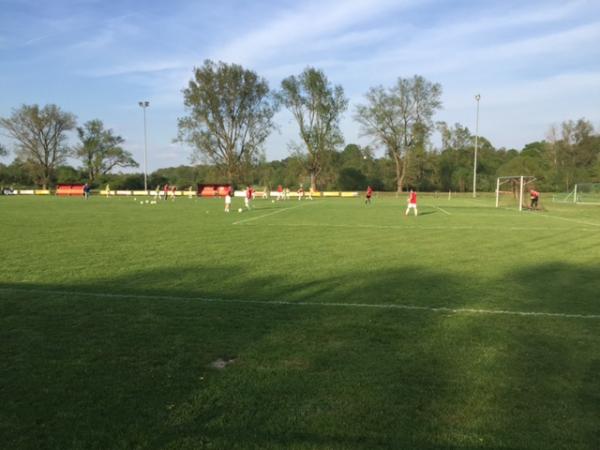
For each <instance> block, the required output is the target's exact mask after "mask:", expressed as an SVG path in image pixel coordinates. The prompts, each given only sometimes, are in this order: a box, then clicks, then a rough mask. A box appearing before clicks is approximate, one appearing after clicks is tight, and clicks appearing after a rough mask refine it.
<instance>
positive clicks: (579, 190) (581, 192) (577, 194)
mask: <svg viewBox="0 0 600 450" xmlns="http://www.w3.org/2000/svg"><path fill="white" fill-rule="evenodd" d="M573 197H574V198H575V202H576V203H581V204H587V205H600V183H578V184H576V185H575V189H574V192H573Z"/></svg>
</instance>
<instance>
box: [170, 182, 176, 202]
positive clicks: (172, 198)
mask: <svg viewBox="0 0 600 450" xmlns="http://www.w3.org/2000/svg"><path fill="white" fill-rule="evenodd" d="M175 191H177V186H175V185H173V186H171V200H172V201H175Z"/></svg>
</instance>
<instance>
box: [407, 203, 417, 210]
mask: <svg viewBox="0 0 600 450" xmlns="http://www.w3.org/2000/svg"><path fill="white" fill-rule="evenodd" d="M407 209H417V204H416V203H409V204H408V207H407Z"/></svg>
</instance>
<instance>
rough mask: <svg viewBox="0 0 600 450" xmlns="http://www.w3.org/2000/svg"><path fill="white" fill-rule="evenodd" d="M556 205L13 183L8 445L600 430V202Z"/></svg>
mask: <svg viewBox="0 0 600 450" xmlns="http://www.w3.org/2000/svg"><path fill="white" fill-rule="evenodd" d="M236 202H237V203H236ZM233 206H234V207H235V209H237V208H238V207H240V206H241V201H240V200H239V199H236V200H234V205H233ZM545 206H546V208H547V211H545V212H535V213H532V212H523V213H518V212H516V211H514V210H510V209H495V208H493V199H492V198H488V197H484V198H480V199H476V200H473V199H468V198H462V199H461V198H453V199H452V200H448V199H447V198H445V197H440V198H434V197H433V196H422V197H421V202H420V206H419V207H420V213H421V215H419V217H416V218H415V217H412V216H411V217H404V215H403V213H404V207H405V203H404V199H403V198H402V199H396V198H394V197H388V198H379V199H375V200H374V202H373V204H372V205H370V206H365V205H364V204H363V203H362V200H361V199H321V200H315V201H313V202H309V201H306V202H303V203H300V202H297V201H288V202H281V203H271V202H270V201H261V200H257V201H256V202H255V209H254V210H253V211H250V212H244V213H243V214H238V213H237V212H232V213H230V214H228V215H227V214H225V213H223V212H222V207H223V203H222V201H221V200H212V199H202V200H196V199H194V200H189V199H178V200H177V201H176V202H164V203H160V204H158V205H145V204H144V205H140V204H139V199H138V201H137V202H134V201H133V200H132V199H124V198H112V199H105V198H97V197H95V198H92V199H90V200H89V201H84V200H82V199H79V198H77V199H71V198H55V197H36V198H30V197H0V229H1V230H2V237H1V241H0V254H1V255H2V263H3V264H2V270H1V272H0V447H2V448H10V449H15V448H52V449H69V448H85V449H90V448H97V449H107V448H111V449H112V448H122V449H132V448H168V449H174V448H188V449H197V448H212V449H233V448H261V449H263V448H267V449H269V448H270V449H279V448H289V449H359V448H360V449H363V448H364V449H377V448H406V449H432V448H433V449H442V448H467V449H478V448H483V449H507V448H518V449H551V448H552V449H554V448H557V449H597V448H600V207H592V206H589V207H585V206H576V205H568V204H551V203H548V204H546V205H545ZM236 222H237V223H236ZM208 300H211V301H208ZM336 305H337V306H336ZM352 305H355V306H352ZM369 305H371V306H372V307H369ZM385 306H389V307H385ZM404 307H410V308H412V307H423V309H410V308H409V309H407V308H404ZM436 308H442V309H436ZM473 310H479V311H478V312H475V311H473ZM492 311H505V312H507V313H503V314H493V313H491V312H492ZM510 312H518V313H547V315H527V314H522V315H520V314H510ZM219 358H222V359H225V360H229V359H233V360H234V361H233V363H232V364H230V365H228V366H227V367H225V368H224V369H222V370H220V369H216V368H213V367H211V363H212V362H213V361H215V360H217V359H219Z"/></svg>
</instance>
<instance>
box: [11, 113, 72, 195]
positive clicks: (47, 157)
mask: <svg viewBox="0 0 600 450" xmlns="http://www.w3.org/2000/svg"><path fill="white" fill-rule="evenodd" d="M75 124H76V122H75V116H74V115H73V114H71V113H68V112H65V111H62V110H61V109H60V108H59V107H58V106H56V105H46V106H44V107H43V108H40V107H39V106H38V105H23V106H21V107H20V108H18V109H14V110H13V112H12V115H11V116H10V117H8V118H0V128H3V129H4V130H6V132H7V133H8V135H9V136H10V137H11V138H12V139H14V140H15V141H16V142H17V146H16V149H17V151H16V154H17V157H19V158H21V159H23V160H24V161H26V162H27V165H28V167H30V168H31V170H32V172H33V174H34V176H35V178H36V179H37V181H38V182H39V184H41V185H42V186H43V187H44V188H47V187H48V185H49V183H50V181H51V179H52V176H53V175H54V171H55V169H56V167H57V166H58V165H59V164H61V163H62V162H64V160H65V159H66V157H67V156H68V154H69V149H68V147H67V145H66V142H65V141H66V137H67V136H66V133H67V132H68V131H70V130H72V129H73V128H75Z"/></svg>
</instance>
